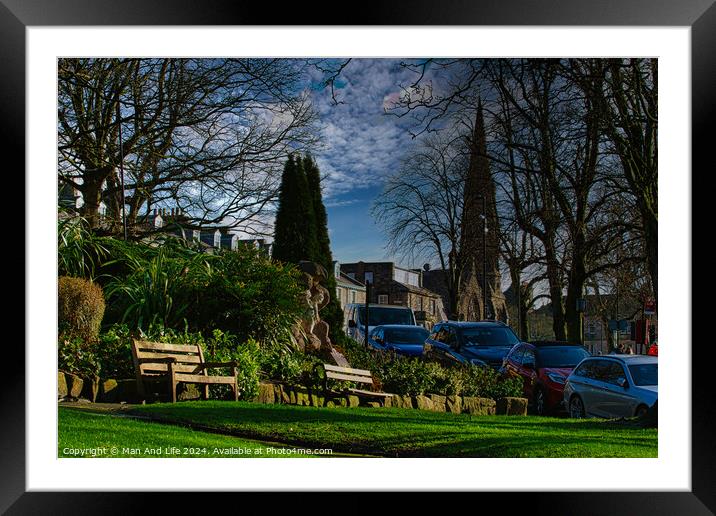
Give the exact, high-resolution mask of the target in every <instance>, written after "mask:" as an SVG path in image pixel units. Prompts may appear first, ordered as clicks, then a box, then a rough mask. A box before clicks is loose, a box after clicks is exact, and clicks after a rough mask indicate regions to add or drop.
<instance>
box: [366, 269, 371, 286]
mask: <svg viewBox="0 0 716 516" xmlns="http://www.w3.org/2000/svg"><path fill="white" fill-rule="evenodd" d="M365 281H366V283H367V282H369V281H370V284H371V285H372V284H373V273H372V272H366V273H365Z"/></svg>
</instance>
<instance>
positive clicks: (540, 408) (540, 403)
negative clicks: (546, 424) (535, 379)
mask: <svg viewBox="0 0 716 516" xmlns="http://www.w3.org/2000/svg"><path fill="white" fill-rule="evenodd" d="M545 403H546V400H545V396H544V391H543V390H542V389H537V392H535V400H534V405H535V414H537V415H538V416H544V415H545V412H546V407H545Z"/></svg>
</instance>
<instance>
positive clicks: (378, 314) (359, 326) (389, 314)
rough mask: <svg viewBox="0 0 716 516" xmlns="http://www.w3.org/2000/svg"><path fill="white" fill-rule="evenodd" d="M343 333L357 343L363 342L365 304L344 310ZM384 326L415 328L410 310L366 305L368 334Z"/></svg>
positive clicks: (407, 308)
mask: <svg viewBox="0 0 716 516" xmlns="http://www.w3.org/2000/svg"><path fill="white" fill-rule="evenodd" d="M344 317H345V326H344V329H345V332H346V335H348V336H349V337H351V338H353V339H355V340H357V341H358V342H365V304H363V303H361V304H359V303H351V304H348V305H346V307H345V309H344ZM385 324H393V325H408V326H415V325H416V322H415V314H414V313H413V310H412V308H410V307H407V306H397V305H377V304H372V303H371V304H369V305H368V334H369V335H370V334H371V333H372V331H373V330H374V329H375V327H376V326H382V325H385Z"/></svg>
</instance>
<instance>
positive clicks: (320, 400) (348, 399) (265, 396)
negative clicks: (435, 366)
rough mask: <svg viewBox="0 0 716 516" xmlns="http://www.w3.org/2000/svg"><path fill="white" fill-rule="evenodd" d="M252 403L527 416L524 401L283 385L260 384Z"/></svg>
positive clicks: (524, 399) (522, 399)
mask: <svg viewBox="0 0 716 516" xmlns="http://www.w3.org/2000/svg"><path fill="white" fill-rule="evenodd" d="M252 401H254V402H256V403H279V404H286V405H301V406H311V407H358V406H363V407H394V408H410V409H416V410H429V411H433V412H450V413H453V414H471V415H476V416H491V415H526V414H527V399H526V398H514V397H510V398H500V399H498V400H493V399H491V398H479V397H474V396H456V395H451V396H445V395H442V394H425V395H418V396H407V395H406V396H402V395H399V394H395V395H393V396H392V397H389V398H384V399H383V398H376V399H370V398H360V397H358V396H354V395H350V394H345V395H344V394H336V395H333V396H331V395H326V393H325V392H324V391H323V389H320V388H319V389H310V388H307V387H301V386H293V385H288V384H282V383H273V382H261V384H260V385H259V394H258V396H256V398H254V399H253V400H252Z"/></svg>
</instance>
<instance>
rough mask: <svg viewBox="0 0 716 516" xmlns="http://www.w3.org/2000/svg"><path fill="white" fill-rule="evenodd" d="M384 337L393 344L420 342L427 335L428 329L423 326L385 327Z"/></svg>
mask: <svg viewBox="0 0 716 516" xmlns="http://www.w3.org/2000/svg"><path fill="white" fill-rule="evenodd" d="M381 333H384V334H385V339H386V340H387V341H389V342H392V343H393V344H422V343H423V342H424V341H425V339H426V338H427V337H428V331H427V330H426V329H424V328H414V327H405V328H386V329H385V331H384V332H381Z"/></svg>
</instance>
